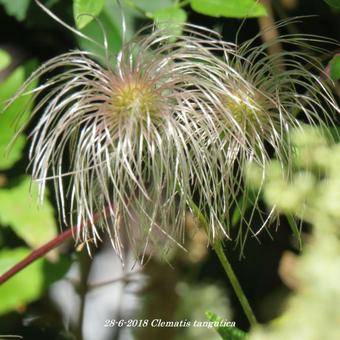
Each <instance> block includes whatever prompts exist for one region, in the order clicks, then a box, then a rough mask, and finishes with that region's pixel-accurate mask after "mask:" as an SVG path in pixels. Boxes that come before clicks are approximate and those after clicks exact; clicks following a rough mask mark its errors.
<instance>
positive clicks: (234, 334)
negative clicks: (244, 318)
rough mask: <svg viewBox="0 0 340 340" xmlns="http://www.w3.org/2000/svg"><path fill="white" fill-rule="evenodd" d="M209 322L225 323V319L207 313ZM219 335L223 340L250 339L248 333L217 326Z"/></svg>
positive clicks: (234, 328) (233, 328)
mask: <svg viewBox="0 0 340 340" xmlns="http://www.w3.org/2000/svg"><path fill="white" fill-rule="evenodd" d="M205 315H206V316H207V318H208V320H209V321H211V322H214V323H223V321H224V320H223V319H222V318H221V317H219V316H218V315H217V314H215V313H213V312H206V313H205ZM215 329H216V331H217V333H218V334H219V335H220V336H221V338H222V339H223V340H245V339H247V338H248V336H247V333H245V332H243V331H241V330H240V329H238V328H236V327H227V326H217V327H215Z"/></svg>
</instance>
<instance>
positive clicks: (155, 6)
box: [127, 0, 174, 13]
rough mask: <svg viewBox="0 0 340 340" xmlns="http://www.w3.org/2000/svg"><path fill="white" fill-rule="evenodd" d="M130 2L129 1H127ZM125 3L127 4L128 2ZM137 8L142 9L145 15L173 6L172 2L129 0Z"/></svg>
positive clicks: (164, 0)
mask: <svg viewBox="0 0 340 340" xmlns="http://www.w3.org/2000/svg"><path fill="white" fill-rule="evenodd" d="M129 1H130V0H129ZM129 1H127V2H129ZM131 2H133V3H135V4H136V5H137V6H138V7H139V8H141V9H143V10H144V11H145V12H147V13H154V12H156V11H158V10H161V9H163V8H170V7H172V6H173V5H174V1H173V0H157V1H155V0H154V1H152V0H131Z"/></svg>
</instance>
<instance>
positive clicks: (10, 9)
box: [0, 0, 31, 21]
mask: <svg viewBox="0 0 340 340" xmlns="http://www.w3.org/2000/svg"><path fill="white" fill-rule="evenodd" d="M30 2H31V0H0V5H3V6H4V8H5V11H6V13H7V14H8V15H11V16H13V17H15V18H16V19H17V20H19V21H23V20H24V19H25V18H26V14H27V10H28V6H29V4H30Z"/></svg>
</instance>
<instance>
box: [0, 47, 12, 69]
mask: <svg viewBox="0 0 340 340" xmlns="http://www.w3.org/2000/svg"><path fill="white" fill-rule="evenodd" d="M10 63H11V56H10V55H9V54H8V53H7V52H6V51H5V50H1V49H0V71H2V70H4V69H5V68H6V67H8V66H9V65H10Z"/></svg>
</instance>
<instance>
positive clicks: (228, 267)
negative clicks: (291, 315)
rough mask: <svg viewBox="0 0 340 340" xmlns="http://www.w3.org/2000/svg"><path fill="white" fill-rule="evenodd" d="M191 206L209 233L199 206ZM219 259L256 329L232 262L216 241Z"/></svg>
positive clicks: (216, 251)
mask: <svg viewBox="0 0 340 340" xmlns="http://www.w3.org/2000/svg"><path fill="white" fill-rule="evenodd" d="M190 206H191V209H192V210H193V213H194V215H195V216H196V217H197V218H198V220H199V223H200V224H201V225H202V226H203V227H204V228H205V230H206V231H208V228H209V224H208V222H207V220H206V218H205V217H204V216H203V214H202V212H201V211H200V209H199V208H198V207H197V205H196V204H195V203H194V202H190ZM212 247H213V249H214V251H215V253H216V255H217V257H218V259H219V260H220V262H221V264H222V267H223V269H224V271H225V273H226V274H227V277H228V279H229V281H230V283H231V285H232V287H233V289H234V292H235V294H236V296H237V298H238V300H239V302H240V304H241V306H242V309H243V311H244V313H245V315H246V317H247V319H248V321H249V323H250V325H251V327H255V326H257V324H258V323H257V321H256V317H255V314H254V312H253V310H252V308H251V307H250V304H249V302H248V299H247V296H246V295H245V294H244V291H243V289H242V287H241V285H240V283H239V281H238V279H237V276H236V275H235V272H234V270H233V268H232V266H231V264H230V262H229V261H228V259H227V257H226V255H225V253H224V251H223V246H222V243H221V241H219V240H216V241H215V242H214V243H213V245H212Z"/></svg>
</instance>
